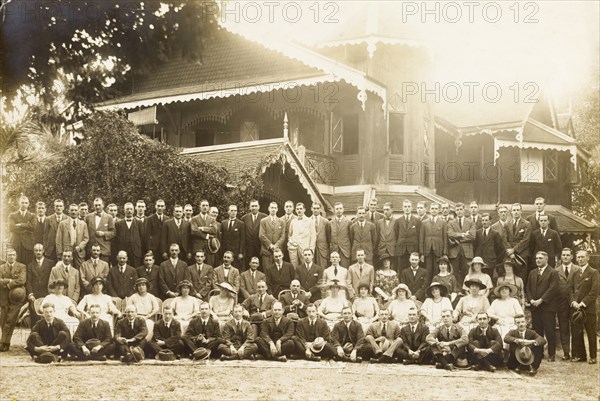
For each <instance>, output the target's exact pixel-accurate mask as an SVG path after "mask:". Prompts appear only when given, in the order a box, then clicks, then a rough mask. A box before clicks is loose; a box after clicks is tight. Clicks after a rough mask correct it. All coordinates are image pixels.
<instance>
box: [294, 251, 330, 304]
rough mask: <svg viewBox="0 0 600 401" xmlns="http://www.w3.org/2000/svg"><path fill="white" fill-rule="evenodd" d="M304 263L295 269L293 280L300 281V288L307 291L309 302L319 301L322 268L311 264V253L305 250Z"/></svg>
mask: <svg viewBox="0 0 600 401" xmlns="http://www.w3.org/2000/svg"><path fill="white" fill-rule="evenodd" d="M303 255H304V263H302V264H301V265H300V266H298V268H297V269H296V273H295V275H294V279H296V280H298V281H300V287H302V289H304V291H307V294H306V295H308V297H309V299H310V302H316V301H317V300H318V299H321V287H320V284H321V283H320V281H321V278H322V277H323V267H321V266H319V265H317V264H315V263H313V252H312V250H311V249H305V250H304V252H303Z"/></svg>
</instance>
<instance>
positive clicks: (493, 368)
mask: <svg viewBox="0 0 600 401" xmlns="http://www.w3.org/2000/svg"><path fill="white" fill-rule="evenodd" d="M487 371H488V372H491V373H494V372H495V371H496V367H495V366H493V365H489V366H488V367H487Z"/></svg>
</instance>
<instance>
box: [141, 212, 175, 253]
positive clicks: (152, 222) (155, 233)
mask: <svg viewBox="0 0 600 401" xmlns="http://www.w3.org/2000/svg"><path fill="white" fill-rule="evenodd" d="M168 219H169V218H168V217H167V216H166V215H164V214H163V220H162V221H161V220H160V219H159V218H158V215H157V214H156V213H155V214H153V215H151V216H150V217H148V218H147V219H145V220H146V221H145V222H144V223H145V224H144V226H143V228H145V229H146V232H145V233H144V235H143V237H145V238H146V247H145V248H146V249H145V250H146V251H149V250H150V251H152V252H153V253H154V257H159V255H161V254H160V240H161V237H160V235H161V233H162V226H163V224H164V222H165V221H167V220H168Z"/></svg>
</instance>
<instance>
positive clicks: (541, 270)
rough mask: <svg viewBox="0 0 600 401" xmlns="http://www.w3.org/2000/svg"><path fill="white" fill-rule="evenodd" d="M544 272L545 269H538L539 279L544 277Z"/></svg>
mask: <svg viewBox="0 0 600 401" xmlns="http://www.w3.org/2000/svg"><path fill="white" fill-rule="evenodd" d="M542 272H543V269H542V268H541V267H540V268H538V277H541V276H542Z"/></svg>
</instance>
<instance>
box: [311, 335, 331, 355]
mask: <svg viewBox="0 0 600 401" xmlns="http://www.w3.org/2000/svg"><path fill="white" fill-rule="evenodd" d="M326 343H327V342H326V341H325V339H324V338H323V337H317V338H315V340H314V341H313V342H312V344H310V347H309V348H310V351H311V352H312V353H313V354H318V353H320V352H321V351H323V348H324V347H325V344H326Z"/></svg>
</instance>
